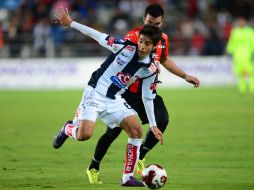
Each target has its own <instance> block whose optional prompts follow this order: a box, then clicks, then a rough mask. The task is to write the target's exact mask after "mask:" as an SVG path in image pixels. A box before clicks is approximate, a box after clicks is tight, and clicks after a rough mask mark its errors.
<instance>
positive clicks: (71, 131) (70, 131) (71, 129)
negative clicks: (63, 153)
mask: <svg viewBox="0 0 254 190" xmlns="http://www.w3.org/2000/svg"><path fill="white" fill-rule="evenodd" d="M77 129H78V126H75V125H73V124H68V125H66V126H65V131H64V132H65V134H66V135H68V136H69V137H71V138H73V139H75V140H77Z"/></svg>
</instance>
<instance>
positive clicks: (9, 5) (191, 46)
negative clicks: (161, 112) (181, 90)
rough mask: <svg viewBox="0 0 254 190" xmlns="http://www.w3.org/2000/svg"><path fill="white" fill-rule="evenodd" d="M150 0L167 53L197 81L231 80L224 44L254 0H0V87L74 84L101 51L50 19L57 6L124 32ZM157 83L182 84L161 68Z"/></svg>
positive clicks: (251, 11)
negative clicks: (158, 11) (158, 12)
mask: <svg viewBox="0 0 254 190" xmlns="http://www.w3.org/2000/svg"><path fill="white" fill-rule="evenodd" d="M150 3H160V4H161V5H162V6H163V8H164V9H165V21H164V26H163V31H164V32H165V33H166V34H167V35H168V36H169V41H170V45H169V55H170V56H171V57H172V58H173V59H174V61H175V62H176V63H177V64H178V65H179V66H180V67H181V68H182V69H184V70H185V71H186V72H189V73H190V74H193V75H197V76H198V77H199V78H200V79H201V81H202V85H203V86H206V85H208V86H211V85H212V86H213V85H214V86H225V85H231V86H232V85H234V84H235V77H234V76H233V74H232V71H231V60H230V58H229V57H228V56H226V53H225V45H226V43H227V40H228V37H229V34H230V31H231V30H232V28H233V27H234V19H235V18H236V17H237V16H239V15H241V16H244V17H246V18H248V19H249V24H250V25H252V26H253V25H254V1H251V0H142V1H141V0H112V1H106V0H98V1H93V0H84V1H80V0H1V1H0V57H1V59H0V88H2V89H16V88H21V89H24V88H38V89H41V88H54V89H55V88H81V87H83V86H84V85H85V84H86V81H87V80H88V77H89V74H90V73H91V71H92V70H93V69H94V68H97V67H98V65H99V64H100V63H101V61H102V60H103V59H104V58H105V56H106V55H107V54H108V51H107V50H106V49H105V48H102V47H100V46H98V45H97V43H96V42H95V41H93V40H91V39H90V38H88V37H86V36H84V35H82V34H80V33H79V32H77V31H74V30H70V29H67V28H65V27H61V26H59V25H56V24H54V14H55V12H56V10H57V9H59V8H60V7H67V8H69V10H70V13H71V15H72V17H73V18H74V20H76V21H78V22H81V23H84V24H86V25H88V26H91V27H94V28H96V29H98V30H100V31H104V32H106V33H108V34H112V35H114V36H119V37H124V35H125V34H126V33H127V31H129V30H130V29H132V28H134V27H136V26H138V25H141V24H142V16H143V13H144V9H145V7H146V6H147V5H148V4H150ZM31 58H32V59H31ZM31 63H32V64H31ZM84 71H86V74H87V75H86V76H87V78H85V77H84V74H83V72H84ZM161 80H162V82H163V84H162V86H179V85H181V86H186V85H185V83H184V82H183V81H182V80H181V79H179V78H177V77H169V76H168V73H167V72H162V75H161ZM52 81H55V82H54V83H52Z"/></svg>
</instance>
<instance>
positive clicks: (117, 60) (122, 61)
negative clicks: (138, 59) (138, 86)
mask: <svg viewBox="0 0 254 190" xmlns="http://www.w3.org/2000/svg"><path fill="white" fill-rule="evenodd" d="M116 62H117V63H118V64H119V65H121V66H123V65H124V64H126V63H127V61H124V60H122V59H121V58H120V57H117V58H116Z"/></svg>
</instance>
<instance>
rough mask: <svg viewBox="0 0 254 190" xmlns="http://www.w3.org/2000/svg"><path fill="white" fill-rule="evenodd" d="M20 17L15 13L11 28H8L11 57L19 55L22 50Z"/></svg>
mask: <svg viewBox="0 0 254 190" xmlns="http://www.w3.org/2000/svg"><path fill="white" fill-rule="evenodd" d="M18 22H19V17H18V15H15V16H14V17H13V18H12V19H11V21H10V24H9V30H8V39H9V50H10V56H11V57H19V56H20V51H21V46H22V42H21V38H19V35H18V34H19V33H20V29H19V25H18V24H19V23H18Z"/></svg>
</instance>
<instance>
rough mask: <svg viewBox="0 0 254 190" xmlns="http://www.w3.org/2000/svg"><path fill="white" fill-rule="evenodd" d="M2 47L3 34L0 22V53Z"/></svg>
mask: <svg viewBox="0 0 254 190" xmlns="http://www.w3.org/2000/svg"><path fill="white" fill-rule="evenodd" d="M3 46H4V34H3V29H2V23H1V22H0V51H1V49H2V47H3Z"/></svg>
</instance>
